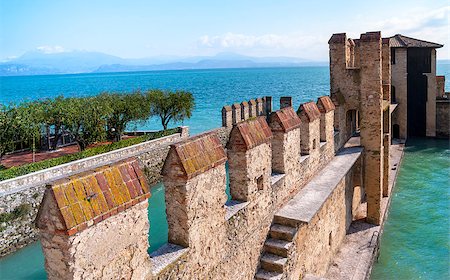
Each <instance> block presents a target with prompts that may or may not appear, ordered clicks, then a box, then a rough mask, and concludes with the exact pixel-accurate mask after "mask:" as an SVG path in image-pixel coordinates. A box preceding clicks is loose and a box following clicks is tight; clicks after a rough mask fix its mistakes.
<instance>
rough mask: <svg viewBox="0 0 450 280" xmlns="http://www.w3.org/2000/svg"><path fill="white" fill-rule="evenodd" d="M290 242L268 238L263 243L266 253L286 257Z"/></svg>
mask: <svg viewBox="0 0 450 280" xmlns="http://www.w3.org/2000/svg"><path fill="white" fill-rule="evenodd" d="M291 246H292V242H289V241H286V240H281V239H274V238H269V239H267V240H266V242H265V243H264V250H265V251H266V252H268V253H271V254H274V255H278V256H281V257H287V254H288V251H289V248H291Z"/></svg>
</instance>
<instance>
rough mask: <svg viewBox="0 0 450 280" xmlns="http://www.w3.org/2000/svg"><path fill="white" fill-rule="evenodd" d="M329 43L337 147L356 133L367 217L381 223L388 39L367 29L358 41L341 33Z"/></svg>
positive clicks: (386, 143)
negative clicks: (358, 141)
mask: <svg viewBox="0 0 450 280" xmlns="http://www.w3.org/2000/svg"><path fill="white" fill-rule="evenodd" d="M328 43H329V46H330V83H331V98H332V99H333V100H334V102H335V104H336V113H335V128H336V129H337V130H338V133H339V135H338V136H339V141H338V146H342V145H343V143H345V142H346V141H347V140H348V139H349V138H350V137H351V136H357V135H360V142H361V146H363V147H364V149H365V152H364V162H365V164H364V172H363V173H364V185H365V188H366V194H367V221H368V222H370V223H374V224H380V222H381V215H382V214H381V205H380V203H381V198H382V195H383V181H384V182H385V183H386V184H387V175H388V172H387V170H389V169H388V165H389V162H388V159H389V153H388V149H389V131H390V127H389V125H384V123H389V117H390V116H389V115H390V112H389V104H390V102H389V94H387V92H386V94H383V89H385V90H388V89H389V88H390V85H389V84H390V76H389V71H390V70H389V69H390V64H389V52H388V51H387V50H389V42H386V41H385V42H384V44H383V41H382V38H381V33H380V32H368V33H365V34H361V37H360V39H359V40H352V39H348V38H347V36H346V35H345V33H341V34H334V35H333V36H332V37H331V39H330V40H329V42H328ZM383 46H384V47H383ZM383 58H384V59H383ZM385 137H386V140H387V141H386V140H385ZM385 149H387V151H386V152H385ZM384 177H386V179H385V178H384Z"/></svg>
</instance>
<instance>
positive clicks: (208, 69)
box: [0, 61, 450, 78]
mask: <svg viewBox="0 0 450 280" xmlns="http://www.w3.org/2000/svg"><path fill="white" fill-rule="evenodd" d="M327 63H328V62H323V65H321V64H322V63H317V64H318V65H292V66H259V67H258V66H256V67H216V68H183V69H155V70H130V71H111V72H98V71H93V72H78V73H51V74H50V73H49V74H22V75H0V78H7V77H38V76H70V75H96V74H99V75H101V74H129V73H145V72H169V71H170V72H172V71H214V70H243V69H249V70H250V69H282V68H323V67H328V64H327ZM446 64H447V63H446ZM448 64H450V61H449V62H448Z"/></svg>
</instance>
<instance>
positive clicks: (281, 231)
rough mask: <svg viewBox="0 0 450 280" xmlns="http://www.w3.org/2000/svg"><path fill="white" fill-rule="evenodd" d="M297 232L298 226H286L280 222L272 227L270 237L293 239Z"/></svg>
mask: <svg viewBox="0 0 450 280" xmlns="http://www.w3.org/2000/svg"><path fill="white" fill-rule="evenodd" d="M296 233H297V228H295V227H290V226H284V225H280V224H273V225H272V226H271V227H270V237H272V238H274V239H282V240H286V241H292V239H294V235H295V234H296Z"/></svg>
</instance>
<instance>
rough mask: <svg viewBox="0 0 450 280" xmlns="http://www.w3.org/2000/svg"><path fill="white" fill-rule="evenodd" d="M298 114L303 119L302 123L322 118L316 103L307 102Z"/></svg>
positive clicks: (301, 106) (302, 105)
mask: <svg viewBox="0 0 450 280" xmlns="http://www.w3.org/2000/svg"><path fill="white" fill-rule="evenodd" d="M297 114H298V115H299V117H300V118H301V119H302V121H307V122H312V121H314V120H315V119H317V118H319V117H320V111H319V108H317V105H316V103H314V102H307V103H303V104H301V105H300V108H298V111H297Z"/></svg>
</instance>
